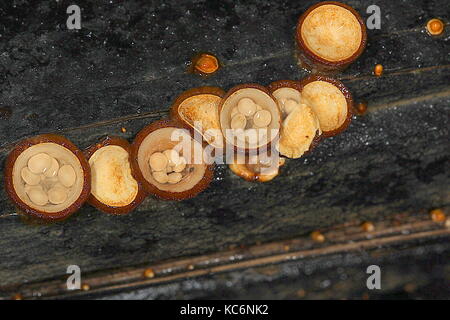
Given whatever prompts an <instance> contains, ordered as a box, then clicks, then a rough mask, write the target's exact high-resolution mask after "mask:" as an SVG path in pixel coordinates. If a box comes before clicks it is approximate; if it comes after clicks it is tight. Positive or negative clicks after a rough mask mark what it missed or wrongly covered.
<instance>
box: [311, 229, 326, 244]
mask: <svg viewBox="0 0 450 320" xmlns="http://www.w3.org/2000/svg"><path fill="white" fill-rule="evenodd" d="M311 239H313V240H314V241H315V242H324V241H325V236H324V235H323V234H322V233H320V232H319V231H314V232H313V233H311Z"/></svg>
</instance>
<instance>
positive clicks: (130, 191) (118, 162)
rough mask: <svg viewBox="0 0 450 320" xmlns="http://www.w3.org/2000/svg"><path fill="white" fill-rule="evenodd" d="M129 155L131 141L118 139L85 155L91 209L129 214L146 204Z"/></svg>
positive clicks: (106, 142) (96, 145)
mask: <svg viewBox="0 0 450 320" xmlns="http://www.w3.org/2000/svg"><path fill="white" fill-rule="evenodd" d="M130 153H131V146H130V144H129V143H128V141H126V140H125V139H122V138H118V137H106V138H104V139H102V140H101V141H100V142H99V143H96V144H94V145H92V146H91V147H89V148H88V149H87V150H86V151H85V155H86V159H87V160H88V162H89V166H90V168H91V181H92V183H91V195H90V197H89V199H88V202H89V203H90V204H91V205H93V206H94V207H96V208H98V209H99V210H101V211H103V212H105V213H111V214H126V213H129V212H130V211H132V210H133V209H134V208H136V207H137V206H138V205H139V204H140V203H141V202H142V200H144V198H145V192H144V190H143V189H142V187H141V185H140V183H139V182H138V181H137V180H136V178H135V174H134V173H133V170H132V167H131V161H130Z"/></svg>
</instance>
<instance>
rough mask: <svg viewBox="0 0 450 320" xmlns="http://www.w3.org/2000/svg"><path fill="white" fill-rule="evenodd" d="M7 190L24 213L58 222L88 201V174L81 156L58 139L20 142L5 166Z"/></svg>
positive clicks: (64, 141) (71, 145)
mask: <svg viewBox="0 0 450 320" xmlns="http://www.w3.org/2000/svg"><path fill="white" fill-rule="evenodd" d="M5 184H6V190H7V193H8V195H9V196H10V198H11V199H12V200H13V202H14V203H15V204H16V205H17V207H18V208H19V209H21V210H22V211H23V212H25V213H27V214H29V215H31V216H33V217H36V218H40V219H44V220H61V219H64V218H67V217H68V216H69V215H70V214H72V213H74V212H75V211H76V210H77V209H78V208H80V207H81V205H82V204H83V203H84V202H85V201H86V200H87V197H88V195H89V191H90V170H89V165H88V164H87V161H86V159H85V158H84V156H83V154H82V152H81V151H80V150H79V149H78V148H77V147H75V145H73V144H72V143H71V142H70V141H69V140H67V139H66V138H64V137H62V136H58V135H50V134H48V135H40V136H36V137H33V138H30V139H26V140H23V141H21V142H20V143H19V144H17V145H16V147H15V148H14V149H13V150H12V151H11V153H10V154H9V156H8V159H7V162H6V170H5Z"/></svg>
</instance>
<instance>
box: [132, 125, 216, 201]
mask: <svg viewBox="0 0 450 320" xmlns="http://www.w3.org/2000/svg"><path fill="white" fill-rule="evenodd" d="M205 158H206V159H205ZM210 163H211V164H210ZM132 165H133V167H134V170H135V172H136V174H137V176H138V179H139V181H141V182H142V185H143V187H144V189H145V190H146V191H147V192H149V193H151V194H153V195H155V196H157V197H159V198H162V199H167V200H182V199H187V198H192V197H194V196H196V195H197V194H198V193H200V192H202V191H203V190H205V189H206V188H207V187H208V185H209V183H210V182H211V180H212V178H213V175H214V165H213V161H212V159H210V158H209V157H207V156H205V154H204V149H203V147H202V145H201V143H200V142H198V141H196V140H195V139H194V138H193V136H192V131H191V130H189V128H187V127H186V128H183V127H180V124H178V123H177V122H175V121H172V120H160V121H156V122H153V123H152V124H150V125H148V126H147V127H145V128H144V129H142V130H141V131H140V132H139V133H138V135H137V136H136V138H135V140H134V142H133V144H132Z"/></svg>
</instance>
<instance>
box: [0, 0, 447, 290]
mask: <svg viewBox="0 0 450 320" xmlns="http://www.w3.org/2000/svg"><path fill="white" fill-rule="evenodd" d="M313 3H316V1H244V0H238V1H137V0H131V1H81V0H80V1H75V2H72V1H70V2H69V1H3V2H2V3H1V4H0V137H1V140H0V161H1V165H2V166H3V164H4V159H5V157H6V156H7V154H8V152H9V151H10V149H11V147H12V146H13V145H14V143H15V142H17V141H19V140H21V139H23V138H25V137H29V136H32V135H35V134H40V133H48V132H54V133H60V134H63V135H65V136H67V137H68V138H69V139H71V140H72V141H73V142H74V143H76V144H77V145H78V146H79V147H80V148H85V147H88V146H89V145H90V144H92V143H95V142H96V141H97V140H98V139H99V138H100V137H101V136H103V135H106V134H109V135H118V136H122V137H125V138H127V139H129V140H130V141H132V139H133V137H134V135H135V134H136V133H137V132H138V131H139V130H140V129H141V128H142V127H144V126H145V125H146V124H148V123H150V122H152V121H154V120H157V119H160V118H161V117H166V116H167V111H168V108H169V106H170V104H171V103H172V102H173V101H174V99H175V97H176V96H177V95H178V94H180V93H181V92H183V91H184V90H186V89H189V88H192V87H195V86H201V85H216V86H220V87H222V88H224V89H225V90H228V89H229V88H231V87H232V86H234V85H237V84H240V83H249V82H256V83H260V84H263V85H267V84H269V83H270V82H272V81H275V80H280V79H294V80H297V79H301V78H302V77H304V76H306V75H307V72H306V71H305V70H302V69H300V68H299V67H298V66H297V63H296V58H295V50H294V44H295V43H294V29H295V24H296V21H297V18H298V16H299V15H300V14H301V13H302V12H303V11H304V10H305V9H306V8H307V7H309V6H310V5H312V4H313ZM345 3H347V4H349V5H351V6H353V7H354V8H355V9H356V10H357V11H359V12H360V13H361V15H362V16H363V18H364V19H366V18H367V17H368V14H366V8H367V6H369V5H371V4H376V5H378V6H379V7H380V8H381V14H382V21H381V30H369V31H368V37H369V41H368V46H367V49H366V51H365V53H364V54H363V55H362V57H361V58H360V59H359V60H358V61H357V62H355V63H354V64H353V65H351V66H350V67H349V68H348V69H347V70H346V71H345V72H343V73H342V74H340V75H339V76H338V78H339V79H341V80H342V81H343V82H344V83H345V84H346V85H347V86H348V87H349V88H350V90H351V91H352V93H353V95H354V97H355V101H357V102H360V101H364V102H367V103H368V106H369V107H368V113H367V114H366V115H364V116H359V117H354V120H353V122H352V124H351V126H350V128H349V129H348V130H347V131H346V132H344V133H342V134H341V135H339V136H337V137H334V138H331V139H328V140H326V141H324V142H323V143H321V144H320V145H319V146H318V147H317V148H316V149H315V150H314V151H313V152H312V153H311V154H309V155H307V156H305V157H303V158H302V159H298V160H290V161H287V164H286V166H285V167H284V168H283V170H282V173H281V174H280V176H279V177H277V178H276V179H275V180H273V181H272V182H269V183H266V184H254V183H249V182H245V181H243V180H241V179H239V178H238V177H236V176H234V175H233V174H232V173H231V172H230V171H229V170H228V169H227V168H226V167H224V166H220V167H219V168H218V169H217V172H216V179H215V181H214V182H213V184H212V186H211V187H210V188H209V189H208V190H206V191H205V192H204V193H202V194H201V195H199V196H198V197H196V198H194V199H191V200H186V201H182V202H172V201H168V202H166V201H161V200H156V199H153V198H151V197H149V198H147V199H146V200H145V201H144V203H143V204H142V205H141V206H140V207H139V208H138V209H136V210H135V212H133V213H132V214H130V215H128V216H123V217H113V216H109V215H105V214H102V213H100V212H98V211H96V210H95V209H94V208H92V207H90V206H88V205H86V206H85V207H83V209H82V210H80V212H78V213H77V214H76V215H74V216H73V217H72V218H71V219H69V220H68V221H66V222H64V223H58V224H54V225H49V226H31V225H28V224H25V223H23V222H22V221H21V219H20V216H19V215H17V213H16V210H15V208H14V207H13V205H12V204H11V203H10V202H9V201H8V200H7V197H6V194H5V192H4V190H0V292H3V293H4V294H3V296H8V295H9V294H10V290H9V289H6V288H9V287H10V286H16V285H17V286H20V285H24V284H25V285H26V284H28V283H31V282H40V281H47V280H51V279H58V277H62V276H64V275H65V272H66V268H67V266H68V265H70V264H77V265H79V266H80V267H81V269H82V270H83V273H87V274H89V273H93V272H100V271H105V270H106V271H108V272H114V270H121V269H123V268H125V267H134V266H141V265H145V264H153V263H156V262H159V261H163V260H166V259H178V258H181V257H188V256H194V255H200V254H208V253H213V252H218V251H223V250H225V249H227V248H229V247H230V246H231V247H236V246H249V245H253V244H255V243H260V242H262V243H265V242H269V241H280V240H286V239H291V238H298V237H308V235H309V233H310V232H311V231H314V230H324V229H330V228H333V227H335V226H343V225H346V224H348V223H352V224H358V223H360V222H362V221H366V220H370V221H373V222H374V223H375V224H376V223H377V222H382V221H385V220H387V219H389V218H392V217H393V216H395V215H396V214H398V213H406V214H418V213H420V214H422V216H424V217H425V216H426V215H427V212H428V210H430V209H433V208H444V210H447V208H448V206H449V204H450V196H449V186H450V179H449V158H450V151H449V150H450V148H449V147H450V145H449V132H448V127H449V115H450V112H449V111H450V35H449V31H448V29H449V25H448V21H449V18H450V9H449V3H448V0H432V1H426V0H417V1H390V0H372V1H356V0H355V1H345ZM70 4H77V5H79V6H80V7H81V16H82V22H81V23H82V25H81V27H82V28H81V30H67V28H66V19H67V17H68V15H67V14H66V9H67V7H68V5H70ZM434 17H440V18H442V19H443V21H444V22H445V23H446V24H447V29H446V32H445V33H444V35H443V36H441V37H439V38H433V37H430V36H429V35H428V34H427V33H426V32H425V29H424V25H425V24H426V22H427V21H428V20H429V19H430V18H434ZM203 51H208V52H211V53H214V54H215V55H216V56H217V57H218V58H219V60H220V61H221V63H222V64H223V68H222V69H220V71H219V72H217V73H216V74H214V75H213V76H211V77H208V78H202V77H200V76H198V75H193V74H190V73H188V72H187V69H188V63H189V61H190V59H191V57H193V56H194V55H195V54H197V53H199V52H203ZM375 64H382V65H383V66H384V70H385V74H384V75H383V76H382V77H375V76H373V74H372V72H373V68H374V66H375ZM122 128H126V132H125V133H123V132H122V130H121V129H122ZM447 211H448V210H447ZM448 240H449V237H448V235H447V236H446V237H438V238H433V237H431V238H427V239H422V240H420V241H417V242H414V243H408V245H405V247H401V249H399V248H397V247H395V246H393V247H388V248H382V249H380V250H382V254H380V255H378V258H377V255H372V254H369V253H368V252H365V251H360V252H356V253H355V252H353V253H347V254H338V255H337V256H326V257H322V258H320V257H319V258H312V259H311V260H308V259H304V260H299V261H293V262H289V263H285V264H282V265H281V266H278V267H277V271H276V272H275V273H272V274H271V276H260V274H261V273H259V272H257V271H255V270H253V269H248V270H245V271H236V272H234V273H233V272H232V273H228V274H225V275H218V276H211V277H206V278H205V277H203V278H202V277H200V278H197V279H194V280H191V279H186V280H183V281H179V282H174V283H168V284H165V285H162V286H159V287H151V288H150V289H143V291H132V292H131V293H130V292H126V293H123V294H122V295H119V296H108V295H106V296H107V297H122V298H124V297H128V298H130V297H133V298H136V297H138V298H202V297H203V298H214V297H215V298H221V297H226V298H230V297H235V298H249V297H250V298H299V297H300V298H302V297H303V296H302V295H298V294H297V293H298V290H299V288H305V289H306V291H307V293H308V294H307V295H306V298H361V297H363V296H362V295H363V293H364V288H363V287H362V286H363V283H364V280H361V281H360V280H354V281H349V279H365V277H366V275H365V273H364V270H365V268H366V266H367V264H372V263H373V262H374V261H375V262H378V263H382V264H383V265H384V266H386V269H387V270H388V271H387V272H388V273H389V274H390V278H389V277H388V279H389V280H387V281H386V287H387V289H386V290H384V291H383V292H381V293H376V294H375V295H373V294H371V295H372V296H373V297H374V298H377V297H412V298H436V297H440V298H449V297H450V295H449V292H448V286H443V283H445V282H446V281H447V283H448V280H449V274H450V272H449V268H450V265H449V264H448V261H449V259H448V258H449V257H450V255H449V253H450V245H449V242H448ZM315 259H316V260H315ZM377 259H379V260H377ZM325 261H329V263H328V264H324V262H325ZM308 266H313V267H310V269H311V268H312V270H314V271H312V272H309V271H308V272H304V270H306V269H308ZM339 268H341V269H339ZM310 269H308V270H310ZM293 270H294V271H293ZM339 270H340V271H339ZM405 270H406V271H405ZM299 274H302V275H303V276H301V277H300V276H299ZM341 274H345V276H342V277H343V278H344V279H343V280H342V278H341V276H340V275H341ZM333 277H334V278H333ZM325 280H326V282H325V284H323V281H325ZM342 281H343V283H344V284H343V285H342ZM410 281H413V282H414V283H416V284H417V286H418V289H417V290H415V291H414V293H405V291H404V285H405V284H407V283H409V282H410ZM340 283H341V285H339V284H340ZM2 288H3V289H2ZM125 291H126V290H125Z"/></svg>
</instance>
